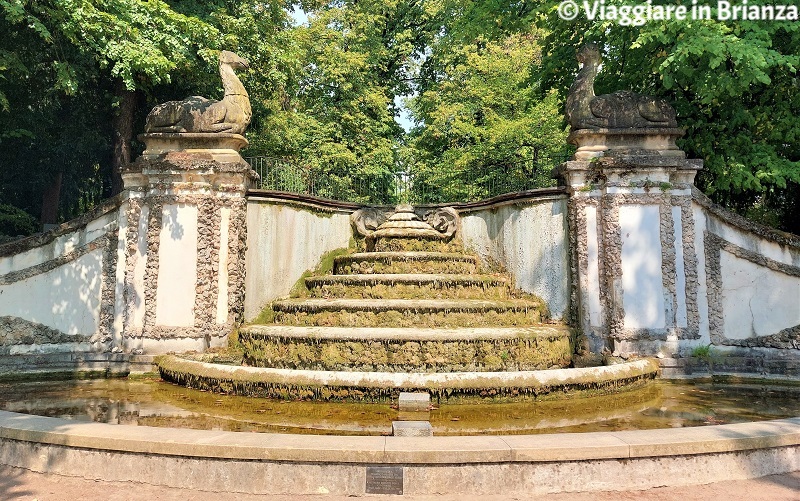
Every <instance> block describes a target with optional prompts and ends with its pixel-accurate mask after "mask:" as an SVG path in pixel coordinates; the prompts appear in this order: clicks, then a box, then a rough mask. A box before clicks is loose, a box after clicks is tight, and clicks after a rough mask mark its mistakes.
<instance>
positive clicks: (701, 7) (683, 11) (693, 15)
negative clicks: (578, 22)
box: [558, 0, 800, 26]
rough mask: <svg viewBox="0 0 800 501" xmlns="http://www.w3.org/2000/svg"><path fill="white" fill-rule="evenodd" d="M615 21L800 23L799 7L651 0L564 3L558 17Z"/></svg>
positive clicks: (736, 0)
mask: <svg viewBox="0 0 800 501" xmlns="http://www.w3.org/2000/svg"><path fill="white" fill-rule="evenodd" d="M581 15H583V16H584V17H585V18H586V20H588V21H613V22H616V23H618V24H620V25H622V26H642V25H643V24H645V23H647V22H648V21H686V20H692V21H703V20H712V19H713V20H717V21H798V19H800V8H798V6H796V5H778V4H770V5H750V4H749V3H748V0H733V1H730V0H718V1H717V2H716V4H714V5H710V4H707V3H701V2H700V0H692V2H691V5H672V4H669V5H653V2H652V1H651V0H647V1H646V2H643V3H638V4H630V5H611V4H606V0H564V1H563V2H561V4H559V6H558V16H559V17H560V18H561V19H564V20H565V21H573V20H575V19H577V18H578V17H579V16H581Z"/></svg>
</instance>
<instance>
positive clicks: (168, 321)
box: [118, 133, 255, 353]
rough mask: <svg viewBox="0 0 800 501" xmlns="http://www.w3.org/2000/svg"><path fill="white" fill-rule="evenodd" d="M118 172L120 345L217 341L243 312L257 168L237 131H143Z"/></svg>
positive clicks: (155, 347)
mask: <svg viewBox="0 0 800 501" xmlns="http://www.w3.org/2000/svg"><path fill="white" fill-rule="evenodd" d="M139 138H140V140H143V141H144V142H145V144H146V146H147V148H146V150H145V152H144V154H143V155H142V156H141V157H139V158H138V159H137V160H136V161H135V162H134V163H132V164H129V165H128V166H126V167H125V168H124V169H123V172H122V178H123V181H124V183H125V193H126V197H127V198H126V201H125V203H124V204H123V217H122V221H121V225H120V234H121V237H122V238H121V239H120V240H121V242H122V245H121V246H120V247H121V248H120V249H119V253H120V257H121V258H123V259H124V261H123V262H124V263H125V266H124V267H120V270H119V272H118V275H120V276H118V279H119V280H118V282H119V283H122V284H123V287H122V288H123V290H122V291H121V294H118V297H121V298H123V300H124V303H125V305H124V306H125V307H124V315H123V317H124V318H123V329H122V339H121V340H119V341H120V343H119V345H120V346H122V347H123V350H124V351H131V352H145V353H165V352H168V351H187V350H197V351H202V350H205V349H207V348H209V347H213V346H220V345H224V344H225V343H226V340H227V335H228V333H230V332H231V330H232V329H233V327H234V325H235V323H236V321H237V319H238V317H239V316H240V315H241V312H242V307H243V299H244V298H243V296H244V272H245V268H244V249H245V238H246V225H245V216H246V206H245V192H246V190H247V188H248V186H249V184H250V182H251V181H252V180H253V179H254V177H255V173H254V172H253V171H252V169H251V168H250V166H249V165H248V164H247V163H246V162H245V161H244V160H243V159H242V157H241V156H240V155H239V153H238V151H239V149H240V148H241V147H243V146H245V145H246V144H247V140H246V139H245V138H244V137H243V136H240V135H237V134H199V133H197V134H143V135H141V136H139Z"/></svg>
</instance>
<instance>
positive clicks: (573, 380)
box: [155, 355, 658, 389]
mask: <svg viewBox="0 0 800 501" xmlns="http://www.w3.org/2000/svg"><path fill="white" fill-rule="evenodd" d="M155 363H156V365H158V366H159V368H160V369H161V370H162V377H164V374H163V372H164V371H165V370H170V367H171V366H172V365H175V364H180V367H181V368H180V372H182V373H186V374H192V375H193V376H197V377H198V378H216V379H225V380H229V381H243V382H249V383H254V382H258V383H272V384H284V385H289V384H291V385H308V386H326V387H331V386H336V387H340V386H341V387H356V388H416V389H421V388H429V389H441V388H458V389H470V388H474V389H483V388H544V387H557V388H562V387H568V386H573V385H576V386H580V385H583V384H586V383H587V382H590V383H592V384H601V383H613V382H616V381H620V380H626V379H632V378H642V377H647V376H649V375H652V374H655V373H656V372H657V371H658V364H657V363H656V362H654V361H652V360H649V359H642V360H637V361H634V362H625V363H622V364H617V365H610V366H602V367H585V368H570V369H546V370H538V371H508V372H451V373H444V372H431V373H401V372H355V371H353V372H350V371H315V370H299V369H274V368H266V367H242V366H233V365H222V364H210V363H206V362H195V361H193V360H187V359H182V358H178V357H175V356H173V355H162V356H161V357H158V358H157V359H156V361H155ZM167 379H168V378H167Z"/></svg>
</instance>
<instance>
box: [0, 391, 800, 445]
mask: <svg viewBox="0 0 800 501" xmlns="http://www.w3.org/2000/svg"><path fill="white" fill-rule="evenodd" d="M798 397H800V387H796V386H781V385H777V384H765V383H749V384H726V383H718V382H711V381H708V380H703V381H680V382H678V381H665V380H659V381H654V382H650V383H648V384H646V385H643V386H642V387H641V388H638V389H635V390H629V391H623V392H620V393H615V394H611V395H604V396H596V397H585V398H574V399H568V400H556V401H536V402H519V403H502V404H487V403H476V404H471V403H462V404H442V405H441V406H437V405H436V403H435V402H434V408H433V409H432V410H431V411H430V413H429V418H430V422H431V425H432V426H433V432H434V435H439V436H442V435H491V434H502V435H510V434H536V433H561V432H564V433H566V432H594V431H618V430H636V429H657V428H680V427H690V426H705V425H714V424H729V423H740V422H749V421H762V420H770V419H781V418H787V417H794V416H799V415H800V398H798ZM0 409H3V410H7V411H12V412H20V413H27V414H36V415H42V416H50V417H61V418H67V419H72V420H76V421H85V422H90V421H95V422H103V423H111V424H126V425H142V426H158V427H171V428H193V429H207V430H225V431H249V432H273V433H275V432H277V433H304V434H325V435H387V434H390V433H391V427H392V424H391V423H392V421H394V420H397V419H398V411H397V410H396V409H395V408H394V407H393V406H392V405H390V404H388V403H382V404H380V403H378V404H374V403H373V404H368V403H341V402H337V403H330V402H303V401H281V400H269V399H262V398H248V397H240V396H231V395H218V394H213V393H209V392H204V391H198V390H192V389H188V388H185V387H182V386H176V385H173V384H170V383H166V382H163V381H161V380H159V379H157V378H144V379H142V378H137V379H99V380H78V381H65V382H54V381H46V382H31V383H3V384H0ZM424 417H427V416H424Z"/></svg>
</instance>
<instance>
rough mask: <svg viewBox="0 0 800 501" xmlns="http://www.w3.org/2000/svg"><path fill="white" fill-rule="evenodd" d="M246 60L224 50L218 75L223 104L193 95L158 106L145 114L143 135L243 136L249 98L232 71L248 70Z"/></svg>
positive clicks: (246, 123) (249, 114)
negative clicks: (228, 134) (230, 134)
mask: <svg viewBox="0 0 800 501" xmlns="http://www.w3.org/2000/svg"><path fill="white" fill-rule="evenodd" d="M249 67H250V66H249V65H248V63H247V61H246V60H245V59H242V58H241V57H239V56H237V55H236V54H234V53H233V52H230V51H227V50H223V51H222V52H220V54H219V74H220V76H221V77H222V87H223V88H224V89H225V96H224V97H223V98H222V101H216V100H214V99H206V98H204V97H200V96H192V97H188V98H186V99H184V100H183V101H168V102H166V103H163V104H159V105H158V106H156V107H155V108H153V110H152V111H151V112H150V113H149V114H148V115H147V119H146V121H145V132H229V133H233V134H243V133H244V130H245V129H246V128H247V126H248V125H249V124H250V117H252V116H253V112H252V109H251V108H250V97H249V96H248V95H247V91H246V90H244V86H242V82H241V81H239V78H238V77H237V76H236V74H235V73H234V70H240V69H247V68H249Z"/></svg>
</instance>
